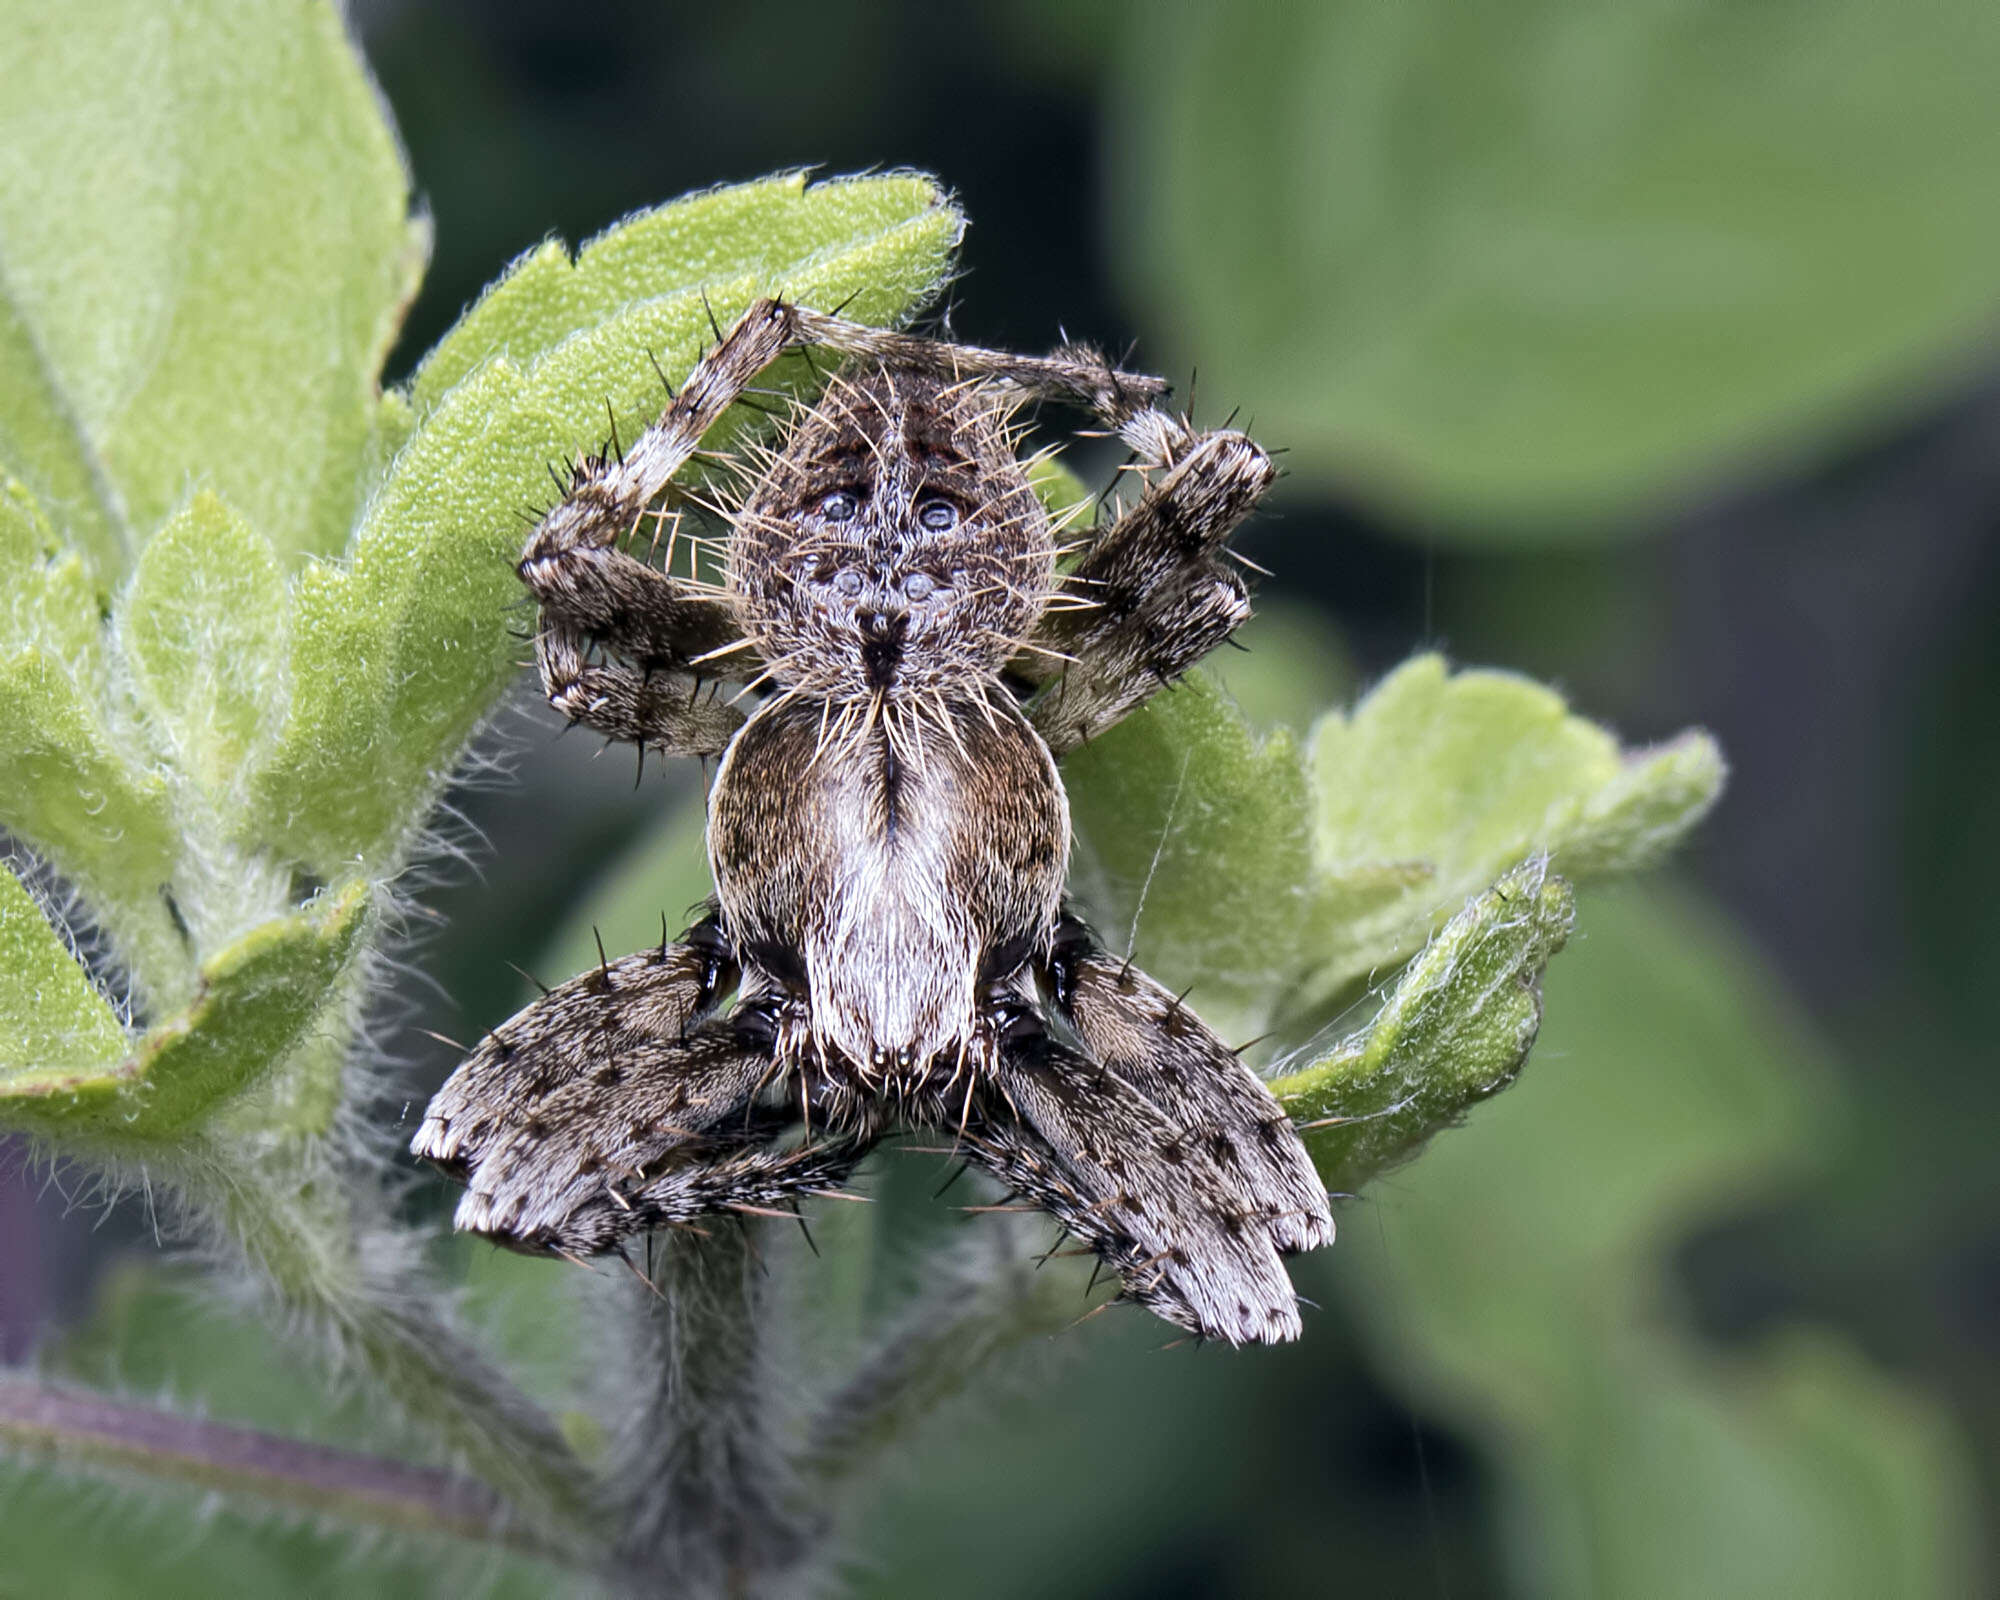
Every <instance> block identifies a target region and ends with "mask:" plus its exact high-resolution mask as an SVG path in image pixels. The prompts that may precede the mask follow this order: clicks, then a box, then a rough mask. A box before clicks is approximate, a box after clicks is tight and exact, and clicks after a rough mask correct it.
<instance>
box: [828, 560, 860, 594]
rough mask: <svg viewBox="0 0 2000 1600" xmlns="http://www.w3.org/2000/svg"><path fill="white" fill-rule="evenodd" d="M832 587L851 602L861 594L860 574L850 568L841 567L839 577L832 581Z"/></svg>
mask: <svg viewBox="0 0 2000 1600" xmlns="http://www.w3.org/2000/svg"><path fill="white" fill-rule="evenodd" d="M833 586H834V588H836V589H838V590H839V591H840V592H841V593H842V594H844V595H846V596H847V597H848V598H849V599H850V600H851V599H853V598H854V597H855V596H856V595H857V594H859V593H860V592H861V574H860V573H858V572H856V571H855V570H854V569H853V568H852V567H842V568H841V569H840V575H839V576H838V577H836V578H835V579H834V580H833Z"/></svg>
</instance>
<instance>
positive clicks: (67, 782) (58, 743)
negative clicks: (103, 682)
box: [0, 646, 176, 904]
mask: <svg viewBox="0 0 2000 1600" xmlns="http://www.w3.org/2000/svg"><path fill="white" fill-rule="evenodd" d="M0 826H4V827H6V828H8V829H9V830H10V831H12V832H14V833H15V834H18V835H19V836H20V837H21V838H22V839H24V840H25V841H27V842H28V843H29V844H31V845H33V846H34V847H35V848H36V849H37V850H38V851H40V852H41V853H42V854H43V855H45V856H46V857H47V858H48V859H49V860H50V861H51V862H52V863H53V864H54V865H55V866H56V867H57V869H58V870H60V871H61V872H62V874H63V875H64V876H65V877H66V878H68V879H69V880H70V881H71V882H72V883H74V884H76V885H77V886H79V887H80V888H82V889H83V890H84V891H85V892H86V893H87V894H89V895H91V896H93V898H95V899H97V900H99V901H101V902H104V903H105V904H117V903H121V902H127V901H131V900H135V899H143V898H146V897H150V896H153V895H155V894H156V893H157V890H158V887H159V886H160V885H161V884H163V883H165V882H166V881H167V877H168V874H169V873H170V872H171V871H172V868H173V863H174V858H175V853H176V843H175V835H174V829H173V822H172V818H171V817H170V815H169V813H168V809H167V792H166V783H165V781H164V780H163V779H162V778H161V777H160V776H159V775H158V774H157V773H154V772H146V771H139V770H136V769H134V768H133V767H132V766H131V764H130V763H129V762H128V761H127V760H126V759H125V756H124V754H123V753H122V752H121V751H120V750H119V748H118V746H117V744H116V742H115V741H114V739H113V737H112V735H111V733H110V731H109V730H108V729H107V728H106V727H105V725H104V722H103V719H102V718H101V717H100V716H99V715H98V712H97V707H96V705H95V703H94V700H93V697H92V696H91V695H89V694H88V693H86V691H85V690H84V689H83V688H81V687H79V685H78V684H77V682H76V681H75V679H73V678H72V677H71V676H70V673H69V671H68V669H67V668H66V667H65V666H64V665H63V664H62V663H61V662H60V661H58V660H56V659H55V658H54V657H53V656H51V655H49V654H48V653H46V652H45V651H42V650H38V649H36V648H34V647H33V646H30V647H28V648H26V649H20V650H15V651H13V652H11V653H10V654H8V655H6V656H4V657H0Z"/></svg>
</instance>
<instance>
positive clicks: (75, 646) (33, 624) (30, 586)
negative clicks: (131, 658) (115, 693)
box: [0, 478, 104, 686]
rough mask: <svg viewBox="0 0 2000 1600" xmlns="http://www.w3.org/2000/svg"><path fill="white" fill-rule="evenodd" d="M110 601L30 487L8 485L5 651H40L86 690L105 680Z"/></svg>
mask: <svg viewBox="0 0 2000 1600" xmlns="http://www.w3.org/2000/svg"><path fill="white" fill-rule="evenodd" d="M101 611H102V602H101V600H100V597H99V595H98V591H97V585H96V582H95V580H94V579H93V578H92V576H91V571H90V567H89V564H88V563H87V562H86V561H85V559H84V557H83V554H82V552H80V551H78V550H75V549H65V548H64V546H63V543H62V541H61V539H59V538H58V537H57V535H56V531H55V529H54V528H53V527H51V526H50V524H49V520H48V518H47V517H46V516H45V515H44V514H43V512H42V508H41V505H40V503H39V502H38V501H37V500H36V499H35V497H34V496H33V495H32V494H31V493H30V492H29V490H28V487H27V485H26V484H24V483H22V482H20V481H19V480H18V479H14V478H9V479H6V480H5V481H4V482H0V649H4V650H12V649H18V648H20V647H21V646H24V645H27V646H33V647H35V648H37V649H40V650H44V651H46V652H47V653H48V654H49V655H51V656H53V657H54V658H55V659H56V660H57V661H59V662H61V663H62V664H63V665H64V666H66V667H67V668H68V669H69V673H70V676H71V677H72V678H74V679H75V680H76V681H77V682H78V683H81V684H88V685H92V686H96V685H99V684H101V683H102V682H103V681H104V646H103V639H104V630H103V628H102V626H101V624H100V614H101Z"/></svg>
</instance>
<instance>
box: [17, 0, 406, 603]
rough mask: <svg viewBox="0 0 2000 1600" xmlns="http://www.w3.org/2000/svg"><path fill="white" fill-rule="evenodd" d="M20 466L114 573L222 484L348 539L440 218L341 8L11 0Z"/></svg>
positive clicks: (300, 541) (201, 1)
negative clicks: (431, 213) (190, 489)
mask: <svg viewBox="0 0 2000 1600" xmlns="http://www.w3.org/2000/svg"><path fill="white" fill-rule="evenodd" d="M0 27H4V31H5V35H6V38H7V41H8V49H9V53H10V56H11V57H12V59H14V60H15V61H17V62H22V63H26V62H32V63H33V64H34V69H33V70H32V71H18V72H15V73H13V74H12V75H11V76H10V78H9V81H8V92H7V94H6V96H5V98H4V101H0V451H4V455H0V462H4V464H5V466H6V468H7V469H8V470H11V471H12V472H14V473H15V474H16V475H18V476H19V477H21V478H22V479H23V480H24V481H26V482H27V483H29V484H30V485H31V486H33V487H34V488H35V489H36V490H37V492H39V493H40V494H41V495H42V496H43V497H44V500H45V503H46V504H47V505H48V506H49V508H50V511H51V514H52V515H53V516H54V517H55V518H56V520H57V523H58V526H59V527H60V528H61V529H62V531H63V532H64V534H65V535H66V536H67V537H68V538H70V539H71V540H72V541H73V542H74V543H76V544H78V545H79V546H81V547H82V548H84V549H86V550H88V551H89V552H90V554H91V556H92V558H93V559H94V560H95V561H96V562H97V563H98V564H99V568H100V570H101V571H102V572H103V573H105V574H106V575H107V576H115V575H117V574H119V573H120V572H121V571H122V570H123V568H124V566H125V564H126V563H127V562H128V561H129V560H130V559H131V556H132V555H133V553H134V552H136V550H137V549H138V547H139V546H140V545H142V544H143V543H144V541H145V539H146V538H147V537H148V536H149V535H150V534H151V533H152V532H153V530H154V529H155V528H157V527H158V526H159V525H160V523H161V522H162V521H164V520H165V518H166V517H167V515H168V514H169V513H170V512H171V511H172V509H173V508H174V507H175V506H176V505H177V504H179V503H180V501H181V500H182V499H184V498H185V496H186V492H187V486H188V484H189V482H190V481H191V480H192V481H195V482H199V483H202V484H205V485H207V486H209V487H212V488H214V489H215V490H217V491H218V492H219V493H221V494H222V495H223V496H224V497H225V498H226V499H227V500H228V501H229V502H230V504H232V505H234V506H236V507H238V508H239V509H240V510H241V511H242V512H244V514H245V515H247V516H248V517H249V519H250V520H251V522H252V523H254V524H255V525H256V526H257V527H259V528H261V529H263V530H264V531H265V533H266V534H267V535H268V536H269V537H270V538H271V540H272V542H273V543H274V544H275V545H276V546H277V547H278V548H279V549H280V550H283V551H295V550H312V549H318V550H336V549H338V548H339V547H340V546H341V544H342V543H343V542H344V540H345V538H346V535H347V530H348V527H349V524H350V522H351V521H352V518H353V515H354V512H355V509H356V507H355V503H354V499H353V494H354V487H355V481H356V472H357V468H358V465H359V463H360V460H361V454H362V450H363V447H364V444H365V442H366V439H367V434H368V429H369V425H370V420H371V417H372V414H373V407H374V384H375V379H376V374H377V372H378V371H379V369H380V366H381V362H382V359H383V357H384V355H385V354H386V352H387V348H388V345H389V342H390V340H391V339H392V338H393V337H394V334H395V330H396V326H397V323H398V321H399V319H400V316H401V309H402V306H403V305H404V303H405V302H406V301H407V300H408V298H409V296H410V295H411V293H412V292H413V291H414V289H415V285H416V280H417V276H418V274H419V272H420V271H421V268H422V264H423V258H424V255H425V252H426V249H427V236H426V232H425V229H424V228H423V227H422V226H421V225H420V224H415V223H412V222H411V221H410V219H409V216H408V204H409V199H408V197H409V178H408V175H407V173H406V172H405V171H404V168H403V163H402V157H401V153H400V152H399V150H398V149H397V146H396V141H395V136H394V134H393V133H392V132H391V131H390V129H389V127H388V125H387V122H386V121H385V119H384V116H383V110H382V105H381V102H380V100H379V98H378V96H377V94H376V92H375V89H374V85H373V84H372V83H371V82H370V81H369V79H368V76H367V73H366V71H365V70H364V69H363V67H362V65H361V63H360V61H359V60H358V59H357V58H356V56H355V54H354V51H353V49H352V48H351V47H350V45H349V43H348V41H347V38H346V36H345V34H344V32H343V30H342V26H341V21H340V17H339V14H338V12H337V11H336V9H335V8H334V7H333V6H332V5H328V4H321V3H310V4H290V5H285V6H279V7H272V6H262V5H245V4H242V3H240V0H198V3H190V4H185V5H175V6H167V7H162V6H157V5H153V4H150V3H148V0H78V3H76V4H72V5H65V6H62V7H57V8H50V7H48V6H43V5H37V4H34V3H32V0H7V3H6V4H5V5H4V6H0Z"/></svg>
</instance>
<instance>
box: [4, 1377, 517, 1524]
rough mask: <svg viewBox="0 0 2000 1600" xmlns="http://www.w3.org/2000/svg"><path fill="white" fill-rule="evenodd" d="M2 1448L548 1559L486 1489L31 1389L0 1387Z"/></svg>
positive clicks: (52, 1389) (166, 1414)
mask: <svg viewBox="0 0 2000 1600" xmlns="http://www.w3.org/2000/svg"><path fill="white" fill-rule="evenodd" d="M0 1444H4V1445H5V1446H7V1447H8V1448H9V1449H10V1450H12V1451H15V1452H18V1453H20V1454H22V1455H25V1456H31V1457H40V1458H44V1459H46V1460H47V1461H49V1462H50V1463H51V1464H52V1465H55V1466H57V1467H64V1468H72V1467H75V1468H83V1469H86V1470H90V1471H97V1472H104V1471H111V1472H129V1473H136V1474H139V1475H142V1476H145V1477H149V1478H155V1479H159V1480H161V1481H162V1482H164V1483H169V1484H172V1485H174V1486H176V1487H178V1488H182V1489H193V1490H198V1491H214V1492H221V1493H224V1494H232V1495H234V1494H240V1495H249V1496H254V1497H256V1498H258V1499H260V1500H266V1501H269V1502H271V1503H272V1504H274V1505H279V1506H283V1507H286V1508H288V1509H290V1510H294V1511H303V1512H311V1513H314V1514H322V1515H326V1516H330V1517H337V1518H340V1519H341V1520H343V1521H346V1522H354V1523H361V1524H365V1525H368V1526H371V1527H376V1528H386V1529H393V1530H396V1531H398V1532H404V1533H426V1534H440V1535H449V1536H451V1537H454V1538H461V1539H476V1540H482V1541H491V1540H494V1539H496V1538H498V1539H500V1540H502V1542H505V1543H507V1544H509V1545H511V1546H513V1547H514V1548H516V1549H520V1550H522V1551H525V1552H527V1553H529V1554H535V1555H543V1554H547V1553H548V1551H547V1549H546V1547H545V1546H544V1545H543V1544H542V1543H541V1542H540V1541H539V1540H536V1539H534V1538H532V1537H529V1536H527V1535H526V1534H525V1533H524V1531H523V1530H521V1529H519V1528H512V1529H508V1528H506V1527H505V1523H506V1517H505V1508H504V1507H503V1506H502V1505H501V1502H500V1500H499V1498H498V1497H497V1496H496V1495H495V1494H494V1493H493V1491H492V1490H490V1489H488V1488H487V1487H486V1486H485V1485H484V1484H480V1483H474V1482H471V1481H469V1480H468V1479H465V1478H461V1477H457V1476H454V1475H453V1474H451V1473H448V1472H440V1471H437V1470H435V1469H433V1468H429V1467H415V1466H410V1465H408V1464H407V1463H404V1462H401V1461H391V1460H387V1459H385V1458H383V1457H380V1456H371V1455H364V1454H361V1453H360V1452H358V1451H351V1450H336V1449H333V1448H331V1447H330V1446H327V1445H318V1444H309V1443H307V1442H306V1441H304V1440H301V1439H288V1438H285V1437H284V1436H282V1435H280V1434H274V1433H263V1432H259V1431H258V1430H256V1429H254V1428H240V1427H235V1426H232V1425H230V1424H226V1423H220V1422H209V1421H206V1420H204V1419H202V1418H199V1417H187V1416H182V1415H180V1414H179V1413H177V1412H172V1411H162V1410H159V1409H156V1408H154V1407H151V1406H139V1405H131V1404H128V1403H126V1402H123V1401H117V1400H107V1399H104V1398H103V1397H101V1396H98V1395H93V1394H87V1393H82V1392H79V1391H76V1390H72V1389H67V1388H63V1387H59V1386H56V1385H53V1384H48V1383H43V1382H40V1381H37V1380H34V1379H25V1378H11V1377H10V1378H0Z"/></svg>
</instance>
